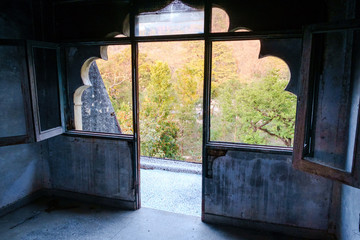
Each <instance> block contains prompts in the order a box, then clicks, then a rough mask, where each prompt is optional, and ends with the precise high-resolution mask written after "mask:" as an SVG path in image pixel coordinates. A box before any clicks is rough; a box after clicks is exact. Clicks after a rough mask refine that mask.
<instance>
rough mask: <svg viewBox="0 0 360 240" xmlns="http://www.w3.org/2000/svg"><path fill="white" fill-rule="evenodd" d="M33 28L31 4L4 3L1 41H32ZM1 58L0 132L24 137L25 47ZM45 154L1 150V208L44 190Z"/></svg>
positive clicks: (3, 51) (20, 148)
mask: <svg viewBox="0 0 360 240" xmlns="http://www.w3.org/2000/svg"><path fill="white" fill-rule="evenodd" d="M33 24H34V23H33V20H32V4H31V1H27V0H5V1H1V3H0V37H1V38H7V39H32V38H33V37H34V36H33ZM0 56H1V61H0V83H1V84H0V85H1V90H0V100H1V107H0V109H1V117H0V126H1V127H0V130H1V132H2V134H5V133H6V134H5V135H8V136H11V135H18V134H23V133H24V131H25V129H26V128H25V127H24V125H23V124H25V120H24V119H25V113H24V110H23V105H24V104H23V101H24V99H23V96H22V94H21V80H23V79H22V78H26V80H27V72H26V71H27V69H26V59H25V56H26V53H25V47H24V46H23V47H20V46H18V47H15V48H14V47H11V48H8V47H0ZM7 60H10V61H11V64H8V62H9V61H7ZM20 130H21V131H20ZM0 135H1V134H0ZM46 154H47V143H46V142H43V143H33V144H21V145H14V146H3V147H0V208H3V207H5V206H7V205H9V204H12V203H14V202H16V201H18V200H20V199H22V198H24V197H26V196H28V195H29V194H31V193H34V192H36V191H37V190H39V189H41V188H42V187H43V186H44V183H45V182H46V180H45V178H46V174H43V167H44V165H43V163H44V156H46ZM45 158H46V157H45Z"/></svg>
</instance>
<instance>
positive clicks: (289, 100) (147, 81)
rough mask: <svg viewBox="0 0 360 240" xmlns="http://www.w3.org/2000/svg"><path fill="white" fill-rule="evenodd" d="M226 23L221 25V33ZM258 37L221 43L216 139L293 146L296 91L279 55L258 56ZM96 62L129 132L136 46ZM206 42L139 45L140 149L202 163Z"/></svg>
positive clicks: (215, 70) (216, 65) (217, 46)
mask: <svg viewBox="0 0 360 240" xmlns="http://www.w3.org/2000/svg"><path fill="white" fill-rule="evenodd" d="M223 25H225V23H224V22H220V21H218V22H217V25H215V26H214V28H215V27H216V29H219V31H220V30H221V29H222V28H225V27H224V26H223ZM259 50H260V43H259V41H237V42H235V41H234V42H215V43H213V56H212V82H211V113H210V114H211V129H210V133H211V136H210V138H211V140H213V141H226V142H241V143H248V144H263V145H277V146H292V139H293V132H294V122H295V108H296V97H295V96H294V95H292V94H290V93H288V92H286V91H284V89H285V87H286V85H287V83H288V81H289V78H290V73H289V70H288V67H287V66H286V64H285V63H284V62H283V61H282V60H280V59H277V58H274V57H267V58H264V59H258V53H259ZM108 54H109V61H106V62H105V61H102V60H99V61H97V64H98V66H99V69H100V72H101V75H102V77H103V80H104V83H105V86H106V88H107V90H108V93H109V96H110V99H111V101H112V104H113V106H114V109H115V112H116V116H117V119H118V121H119V123H120V126H121V128H122V131H123V133H128V134H132V131H133V129H132V98H131V87H132V86H131V59H130V56H131V52H130V46H112V47H109V50H108ZM203 58H204V43H203V42H202V41H190V42H161V43H141V44H139V83H140V96H139V97H140V138H141V154H142V155H145V156H155V157H161V158H175V159H183V160H189V161H201V149H202V148H201V145H202V102H203V81H204V72H203V71H204V62H203Z"/></svg>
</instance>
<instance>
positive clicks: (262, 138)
mask: <svg viewBox="0 0 360 240" xmlns="http://www.w3.org/2000/svg"><path fill="white" fill-rule="evenodd" d="M259 51H260V41H259V40H251V41H230V42H214V43H213V51H212V52H213V55H212V75H211V78H212V82H211V113H210V117H211V129H210V139H211V140H212V141H224V142H240V143H247V144H259V145H272V146H287V147H291V146H292V144H293V137H294V126H295V112H296V96H295V95H293V94H291V93H289V92H286V91H285V90H284V89H285V87H286V86H287V84H288V82H289V80H290V71H289V68H288V66H287V65H286V63H285V62H284V61H283V60H281V59H279V58H276V57H265V58H262V59H259V58H258V56H259Z"/></svg>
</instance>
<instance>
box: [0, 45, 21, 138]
mask: <svg viewBox="0 0 360 240" xmlns="http://www.w3.org/2000/svg"><path fill="white" fill-rule="evenodd" d="M0 59H1V68H0V86H2V87H1V88H0V103H1V104H0V112H1V114H0V137H12V136H20V135H26V123H25V108H24V99H23V95H22V90H21V81H22V79H24V78H27V76H24V73H23V71H24V68H25V67H26V62H25V61H24V60H23V59H25V49H24V48H23V47H16V46H0ZM5 86H6V87H5Z"/></svg>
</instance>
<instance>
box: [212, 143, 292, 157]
mask: <svg viewBox="0 0 360 240" xmlns="http://www.w3.org/2000/svg"><path fill="white" fill-rule="evenodd" d="M206 148H207V149H219V150H235V151H246V152H259V153H270V154H283V155H292V153H293V148H292V147H280V146H265V145H252V144H244V143H230V142H209V143H207V144H206Z"/></svg>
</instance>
